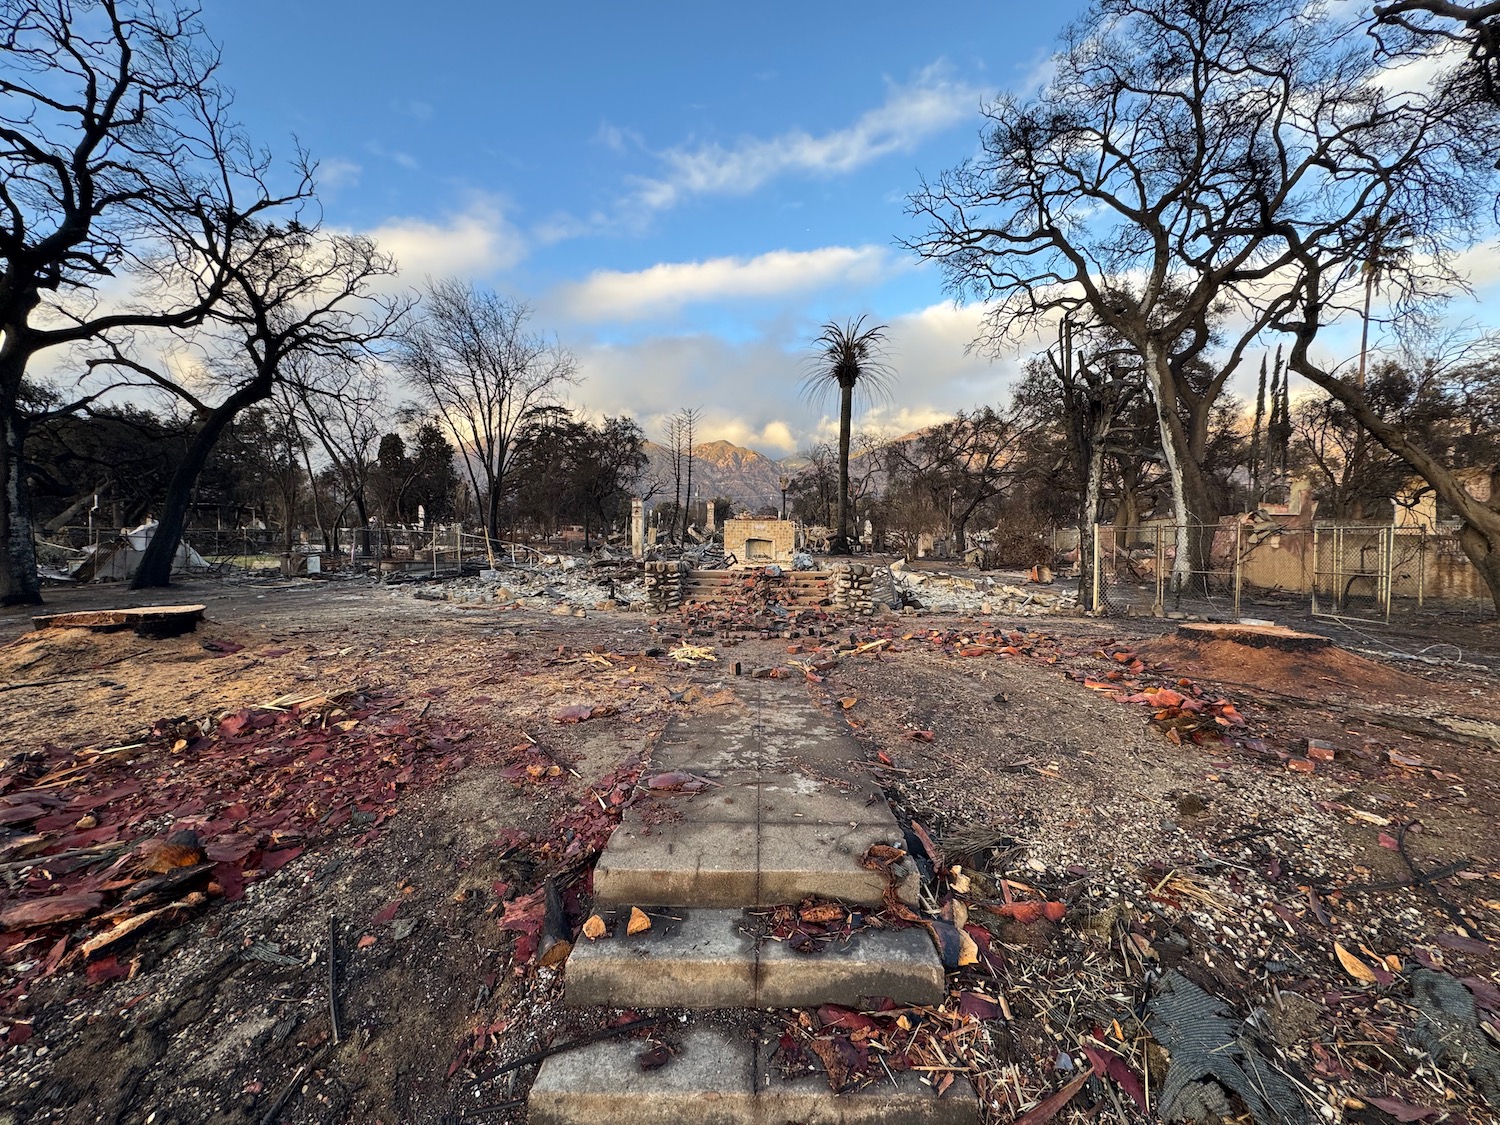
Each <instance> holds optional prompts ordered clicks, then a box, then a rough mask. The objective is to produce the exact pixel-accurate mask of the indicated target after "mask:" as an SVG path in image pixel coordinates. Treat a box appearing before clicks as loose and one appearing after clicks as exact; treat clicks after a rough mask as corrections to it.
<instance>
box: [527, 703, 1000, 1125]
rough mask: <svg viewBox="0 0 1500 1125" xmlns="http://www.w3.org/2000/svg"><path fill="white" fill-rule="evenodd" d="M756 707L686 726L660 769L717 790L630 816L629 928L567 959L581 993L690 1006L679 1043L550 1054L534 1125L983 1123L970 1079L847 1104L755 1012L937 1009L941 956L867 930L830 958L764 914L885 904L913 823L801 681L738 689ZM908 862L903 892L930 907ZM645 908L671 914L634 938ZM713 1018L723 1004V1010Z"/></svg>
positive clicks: (669, 743) (624, 869) (613, 869)
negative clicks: (774, 926) (779, 1045)
mask: <svg viewBox="0 0 1500 1125" xmlns="http://www.w3.org/2000/svg"><path fill="white" fill-rule="evenodd" d="M732 682H733V685H734V692H735V694H736V696H737V697H738V699H739V703H737V704H734V705H730V706H725V707H723V708H720V709H718V710H717V711H715V712H713V713H712V714H709V715H704V716H697V717H695V718H692V719H689V720H684V721H682V722H680V723H674V724H673V725H672V726H671V727H669V728H668V730H667V731H666V733H665V734H664V735H663V737H662V739H661V740H660V742H659V743H658V744H657V747H656V751H655V754H654V756H653V760H652V765H651V770H650V773H651V774H656V773H662V772H667V771H681V772H682V773H685V774H691V775H693V777H694V778H697V779H702V780H703V781H706V782H708V783H709V784H708V786H707V787H706V788H704V789H702V790H701V791H699V792H692V793H688V792H673V793H657V794H653V795H652V796H651V797H650V798H648V799H646V800H643V801H640V802H638V803H637V804H635V805H634V806H632V807H631V809H630V810H629V811H628V812H627V813H626V815H625V818H624V821H623V822H622V823H621V825H620V827H619V828H618V829H616V830H615V833H614V835H613V836H612V837H611V839H610V841H609V844H608V846H607V847H606V848H605V850H604V854H603V855H602V856H601V857H600V860H599V863H598V865H597V867H596V868H595V872H594V891H595V896H596V902H597V905H598V907H599V909H600V910H601V912H604V913H606V914H614V915H617V916H618V917H617V921H616V924H615V925H614V926H613V927H612V930H613V933H614V936H613V937H610V938H607V939H603V940H600V941H597V942H589V941H587V940H582V939H581V940H580V942H579V944H578V946H577V947H575V949H574V951H573V954H572V956H571V957H570V958H569V960H568V963H567V968H566V986H565V993H564V995H565V998H566V1000H567V1002H568V1003H570V1004H577V1005H604V1006H608V1007H617V1008H625V1007H629V1008H637V1009H651V1008H689V1009H697V1010H699V1011H702V1012H703V1013H704V1015H703V1016H702V1017H701V1018H700V1019H698V1020H694V1021H690V1022H689V1024H688V1025H687V1026H686V1027H684V1028H683V1030H682V1033H681V1035H680V1041H679V1043H678V1046H679V1048H680V1051H679V1053H678V1054H677V1056H676V1057H674V1058H673V1059H672V1061H671V1062H669V1063H668V1064H667V1065H666V1066H664V1067H662V1068H661V1069H660V1070H655V1071H650V1072H642V1071H641V1069H640V1067H639V1066H638V1065H637V1062H636V1055H637V1054H639V1052H640V1045H639V1044H638V1043H636V1042H633V1041H630V1040H617V1041H613V1042H606V1043H601V1044H597V1045H595V1046H593V1047H587V1048H582V1049H580V1050H578V1051H572V1052H567V1053H565V1054H562V1055H558V1056H555V1057H553V1058H552V1059H549V1060H548V1061H547V1062H546V1063H545V1064H544V1065H543V1067H542V1070H541V1072H540V1073H539V1074H538V1076H537V1080H536V1082H535V1084H534V1085H533V1087H532V1092H531V1100H530V1105H529V1110H528V1120H529V1121H530V1122H531V1123H532V1125H601V1123H602V1122H607V1121H627V1120H628V1121H631V1122H634V1123H637V1125H647V1123H652V1122H658V1121H660V1122H667V1121H672V1122H712V1123H715V1125H717V1123H724V1125H728V1123H731V1122H733V1123H739V1122H756V1123H759V1122H777V1123H780V1122H786V1121H797V1122H806V1123H808V1125H813V1123H817V1125H822V1123H828V1125H835V1123H846V1125H853V1123H855V1122H865V1121H869V1122H875V1121H880V1122H900V1123H910V1125H919V1123H921V1125H926V1123H929V1122H931V1123H944V1125H948V1123H951V1125H971V1123H974V1122H977V1121H978V1101H977V1098H976V1097H975V1095H974V1091H973V1088H972V1086H970V1085H969V1083H968V1082H967V1081H963V1082H956V1083H954V1085H953V1086H952V1087H951V1088H950V1089H949V1091H948V1093H947V1094H946V1095H945V1096H944V1097H942V1098H937V1097H935V1096H934V1095H933V1093H932V1091H931V1088H930V1087H928V1086H927V1085H925V1084H924V1083H922V1082H921V1081H920V1080H919V1079H918V1078H917V1077H916V1076H915V1075H912V1074H906V1075H903V1076H901V1079H900V1080H899V1081H898V1082H897V1083H896V1084H895V1086H892V1084H890V1083H882V1084H881V1085H879V1086H876V1087H871V1088H870V1089H868V1090H866V1091H863V1092H856V1093H850V1094H840V1095H835V1094H834V1093H833V1092H832V1091H830V1090H829V1088H828V1083H827V1081H826V1080H825V1079H824V1078H823V1077H822V1075H821V1074H819V1075H814V1076H807V1077H803V1078H799V1079H796V1080H793V1081H786V1080H783V1079H781V1078H780V1077H779V1076H778V1074H777V1069H776V1067H774V1066H773V1065H772V1064H771V1060H770V1050H771V1047H772V1046H773V1045H774V1039H773V1040H772V1041H771V1042H767V1041H766V1040H765V1038H764V1037H762V1036H761V1035H760V1034H759V1031H758V1022H759V1021H758V1019H755V1018H747V1017H749V1014H750V1012H751V1011H753V1010H763V1009H767V1008H773V1009H774V1008H787V1007H813V1006H816V1005H819V1004H828V1003H834V1004H843V1005H847V1006H853V1007H859V1006H861V1005H862V1003H863V1002H864V1000H865V998H867V997H877V996H886V997H890V998H891V999H892V1000H894V1001H896V1002H897V1003H901V1004H932V1003H936V1002H938V1001H940V1000H941V999H942V997H943V994H944V988H945V985H944V979H943V970H942V965H941V962H940V961H939V959H938V956H937V953H936V951H935V950H934V948H933V946H932V942H931V939H930V938H928V936H927V934H926V932H925V931H924V930H921V929H917V928H912V929H905V930H876V929H868V930H864V931H861V932H859V933H857V934H856V935H855V936H854V937H853V938H852V939H851V940H849V941H847V942H838V941H835V942H833V943H832V944H830V945H828V946H827V947H826V948H825V949H823V950H822V951H821V952H820V953H817V954H815V955H804V954H799V953H796V952H793V951H792V950H791V949H790V948H789V947H788V946H787V945H786V944H785V943H783V942H780V941H777V940H775V939H774V938H773V937H771V936H769V935H768V933H767V924H766V914H765V912H764V911H762V912H760V913H752V912H749V911H748V910H747V908H756V907H769V906H775V905H779V904H783V903H786V904H796V903H797V902H799V901H800V900H802V899H804V898H806V897H808V896H818V897H822V898H831V899H838V900H841V901H843V902H845V903H847V904H850V905H866V906H878V905H880V904H881V903H882V902H883V901H884V896H885V892H886V886H887V882H886V879H885V876H884V875H883V874H881V873H879V872H875V871H870V870H867V869H866V868H864V867H862V866H861V865H860V862H859V861H860V858H861V857H862V856H863V855H864V854H865V852H866V851H867V850H868V849H869V848H870V847H871V846H872V845H874V844H888V845H893V846H896V847H902V846H903V844H902V839H903V834H902V831H901V828H900V827H899V825H898V824H897V823H896V819H895V817H894V815H892V813H891V809H890V806H889V805H888V804H887V803H886V801H885V799H884V798H883V797H882V796H881V794H880V791H879V789H878V787H876V786H874V785H873V784H872V782H871V781H870V778H869V775H868V773H867V772H866V771H865V770H864V769H863V768H861V766H860V764H859V763H860V762H861V759H862V757H863V755H862V754H861V752H860V749H859V747H858V745H857V744H856V743H855V742H854V741H853V739H851V738H850V737H849V735H848V734H847V733H846V732H845V730H844V729H843V725H842V724H841V723H838V722H837V721H836V720H834V719H832V718H830V717H829V716H827V715H825V714H824V713H823V712H822V711H820V710H819V709H818V707H817V706H816V705H815V704H814V703H813V702H812V700H811V699H810V698H809V697H808V694H807V690H806V687H805V686H804V685H803V684H801V683H791V682H787V681H776V680H756V679H737V680H734V681H732ZM917 888H918V882H917V876H916V873H915V872H914V871H908V872H907V873H905V875H904V877H903V878H902V879H901V881H900V882H899V883H898V893H899V895H900V897H901V898H902V899H904V900H905V901H906V902H908V903H913V902H915V901H916V894H917ZM631 907H640V908H641V909H643V910H646V911H647V913H648V915H649V916H651V918H652V926H651V929H650V930H649V931H647V932H646V933H643V934H638V935H635V936H633V937H631V936H626V934H625V924H624V923H625V918H626V916H628V914H629V912H630V909H631ZM710 1012H712V1013H713V1014H712V1015H710V1014H709V1013H710Z"/></svg>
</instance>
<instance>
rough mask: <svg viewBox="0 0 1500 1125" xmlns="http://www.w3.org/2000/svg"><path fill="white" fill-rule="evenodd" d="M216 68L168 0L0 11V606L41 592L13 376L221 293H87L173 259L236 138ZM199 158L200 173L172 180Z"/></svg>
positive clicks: (176, 316) (193, 320) (170, 320)
mask: <svg viewBox="0 0 1500 1125" xmlns="http://www.w3.org/2000/svg"><path fill="white" fill-rule="evenodd" d="M217 69H218V57H217V53H216V50H215V48H214V47H213V45H212V44H211V43H210V42H209V41H208V39H207V38H206V36H205V34H204V31H203V28H202V26H201V24H200V22H199V20H198V16H197V11H196V9H195V8H190V7H185V6H180V5H178V4H176V3H173V2H171V0H163V2H161V3H154V2H152V0H6V3H4V5H3V6H0V439H3V441H0V445H3V448H0V603H4V604H13V603H38V602H40V601H41V590H40V585H39V583H38V579H37V574H36V552H35V546H34V543H33V539H32V527H31V518H30V506H29V502H28V496H27V487H26V481H25V473H24V458H23V447H24V444H25V441H26V436H27V433H28V431H29V430H30V428H31V427H32V425H33V424H34V423H35V421H36V419H35V418H34V417H32V416H31V414H30V413H29V412H28V410H27V409H26V406H25V404H24V401H23V382H24V381H25V380H27V379H28V378H31V379H36V378H37V377H38V373H37V370H36V368H37V366H38V365H37V363H36V361H37V360H38V358H39V357H42V356H44V355H45V354H46V353H55V352H56V351H57V350H58V349H64V348H68V347H71V346H75V345H78V344H81V343H85V342H90V341H95V340H97V339H99V338H100V337H101V336H104V335H106V334H108V333H111V332H115V331H119V330H125V329H132V328H142V327H152V328H169V327H178V328H183V327H188V326H191V325H193V324H197V323H199V322H201V321H202V319H203V316H204V315H205V313H206V311H207V309H208V306H209V305H210V304H211V303H212V302H213V301H214V300H215V299H216V297H217V293H218V289H217V286H216V285H215V284H212V283H210V284H205V285H197V286H192V287H189V288H187V289H186V290H177V291H168V290H162V291H157V292H156V293H155V294H154V296H155V298H156V300H154V301H149V302H142V303H138V304H134V305H128V306H122V305H105V304H103V303H101V302H100V301H99V299H98V296H97V291H98V288H99V287H100V286H101V285H102V284H103V283H105V282H107V281H108V280H109V279H111V278H116V277H119V276H120V275H121V274H122V273H125V272H128V271H130V270H131V269H132V268H133V267H134V266H135V265H137V264H139V263H140V262H141V261H142V260H147V259H151V258H154V257H156V256H158V255H160V254H162V253H164V252H165V253H168V254H170V251H169V250H166V251H164V249H163V242H164V239H165V238H166V237H168V236H169V235H170V233H171V231H172V229H173V228H176V227H177V226H179V225H180V224H181V223H182V222H184V221H190V219H191V217H192V215H193V214H195V213H197V212H200V211H203V210H205V208H203V207H202V206H201V205H202V204H203V203H205V202H206V199H205V196H204V193H205V192H210V193H211V191H212V187H213V180H212V170H213V169H214V167H215V166H217V165H218V164H219V163H221V162H222V160H223V159H224V158H225V155H226V154H225V152H224V146H225V145H226V144H230V145H233V144H236V143H237V141H236V139H235V137H234V133H233V130H231V129H229V128H228V127H227V126H226V122H225V112H226V98H225V96H224V93H223V91H222V90H221V88H220V87H219V85H218V80H217ZM204 165H206V166H207V168H208V169H209V175H208V176H207V177H206V178H200V179H193V178H192V177H189V176H185V175H184V170H185V169H190V168H195V167H199V166H204ZM189 184H190V185H191V188H190V190H188V191H187V192H186V194H184V193H183V191H182V189H183V187H184V186H185V185H189ZM225 203H226V201H224V200H220V201H219V205H220V206H221V207H222V206H224V205H225ZM164 228H165V229H164ZM218 233H219V234H220V235H221V236H222V234H223V233H224V230H223V228H222V227H221V228H220V230H219V232H218ZM200 264H202V263H200ZM211 280H212V279H210V281H211ZM99 393H100V392H99V391H98V390H97V389H95V390H91V391H88V392H80V397H79V399H78V401H77V402H74V403H67V402H65V403H63V404H62V405H61V406H60V407H58V408H56V409H54V410H53V411H52V412H53V413H57V412H59V411H61V412H66V411H68V410H71V409H75V408H76V407H77V406H79V405H81V404H82V403H85V402H88V401H91V400H92V399H94V398H96V397H97V396H98V394H99Z"/></svg>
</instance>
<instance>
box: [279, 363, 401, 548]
mask: <svg viewBox="0 0 1500 1125" xmlns="http://www.w3.org/2000/svg"><path fill="white" fill-rule="evenodd" d="M285 378H286V381H287V385H288V387H289V389H290V391H291V393H292V395H293V396H295V398H296V402H297V408H298V409H297V417H298V420H299V424H300V425H301V426H302V427H303V428H305V429H306V430H307V431H308V432H309V433H311V434H312V435H313V436H314V438H316V440H317V442H318V445H319V446H321V447H322V450H323V454H324V456H326V457H327V458H328V463H329V465H330V466H331V467H332V469H333V471H334V474H335V475H336V476H337V478H338V481H339V484H340V487H341V488H342V490H343V493H344V495H345V497H346V498H347V499H348V502H349V503H350V504H351V505H353V507H354V511H355V516H356V519H357V521H358V526H359V531H358V533H357V534H358V535H359V536H361V537H362V541H363V542H365V543H366V544H367V543H368V537H369V526H370V510H369V485H370V475H371V473H372V472H373V471H374V469H375V465H376V462H377V460H378V458H379V446H380V436H381V434H382V432H383V431H384V429H385V427H386V424H387V423H388V422H389V421H390V418H389V416H388V414H387V413H386V410H385V404H386V389H385V376H384V373H383V372H382V371H381V370H380V368H379V367H378V366H376V365H375V364H374V363H373V362H371V361H370V359H369V358H368V357H365V356H358V355H339V356H335V357H332V358H330V357H326V356H318V355H309V356H297V357H295V359H294V362H293V363H291V364H289V365H288V369H287V372H286V376H285Z"/></svg>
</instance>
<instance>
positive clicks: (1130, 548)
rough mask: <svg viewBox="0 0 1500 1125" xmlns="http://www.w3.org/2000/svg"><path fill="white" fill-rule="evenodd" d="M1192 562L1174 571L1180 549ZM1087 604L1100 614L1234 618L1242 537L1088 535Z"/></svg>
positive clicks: (1208, 528)
mask: <svg viewBox="0 0 1500 1125" xmlns="http://www.w3.org/2000/svg"><path fill="white" fill-rule="evenodd" d="M1184 543H1188V544H1189V547H1188V550H1189V551H1190V552H1191V554H1192V555H1193V556H1194V561H1193V564H1192V565H1190V566H1186V567H1183V568H1181V570H1179V568H1178V566H1177V560H1178V558H1179V550H1180V548H1181V546H1182V544H1184ZM1093 547H1094V558H1093V590H1092V595H1093V596H1092V604H1093V605H1094V606H1095V607H1096V608H1097V609H1098V611H1099V612H1101V613H1106V614H1116V613H1151V614H1156V615H1158V616H1164V615H1169V614H1190V615H1193V616H1204V617H1212V618H1221V619H1222V618H1230V619H1234V618H1238V617H1239V616H1240V592H1241V588H1242V582H1241V567H1240V564H1241V561H1242V552H1243V551H1244V550H1245V543H1244V539H1243V532H1242V529H1241V527H1240V526H1239V525H1238V524H1228V525H1221V524H1189V525H1186V526H1181V525H1177V524H1147V525H1144V526H1135V527H1132V528H1129V529H1128V530H1123V531H1122V530H1121V529H1117V528H1115V527H1112V526H1110V525H1108V524H1100V525H1099V526H1098V527H1096V528H1095V529H1094V543H1093Z"/></svg>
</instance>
